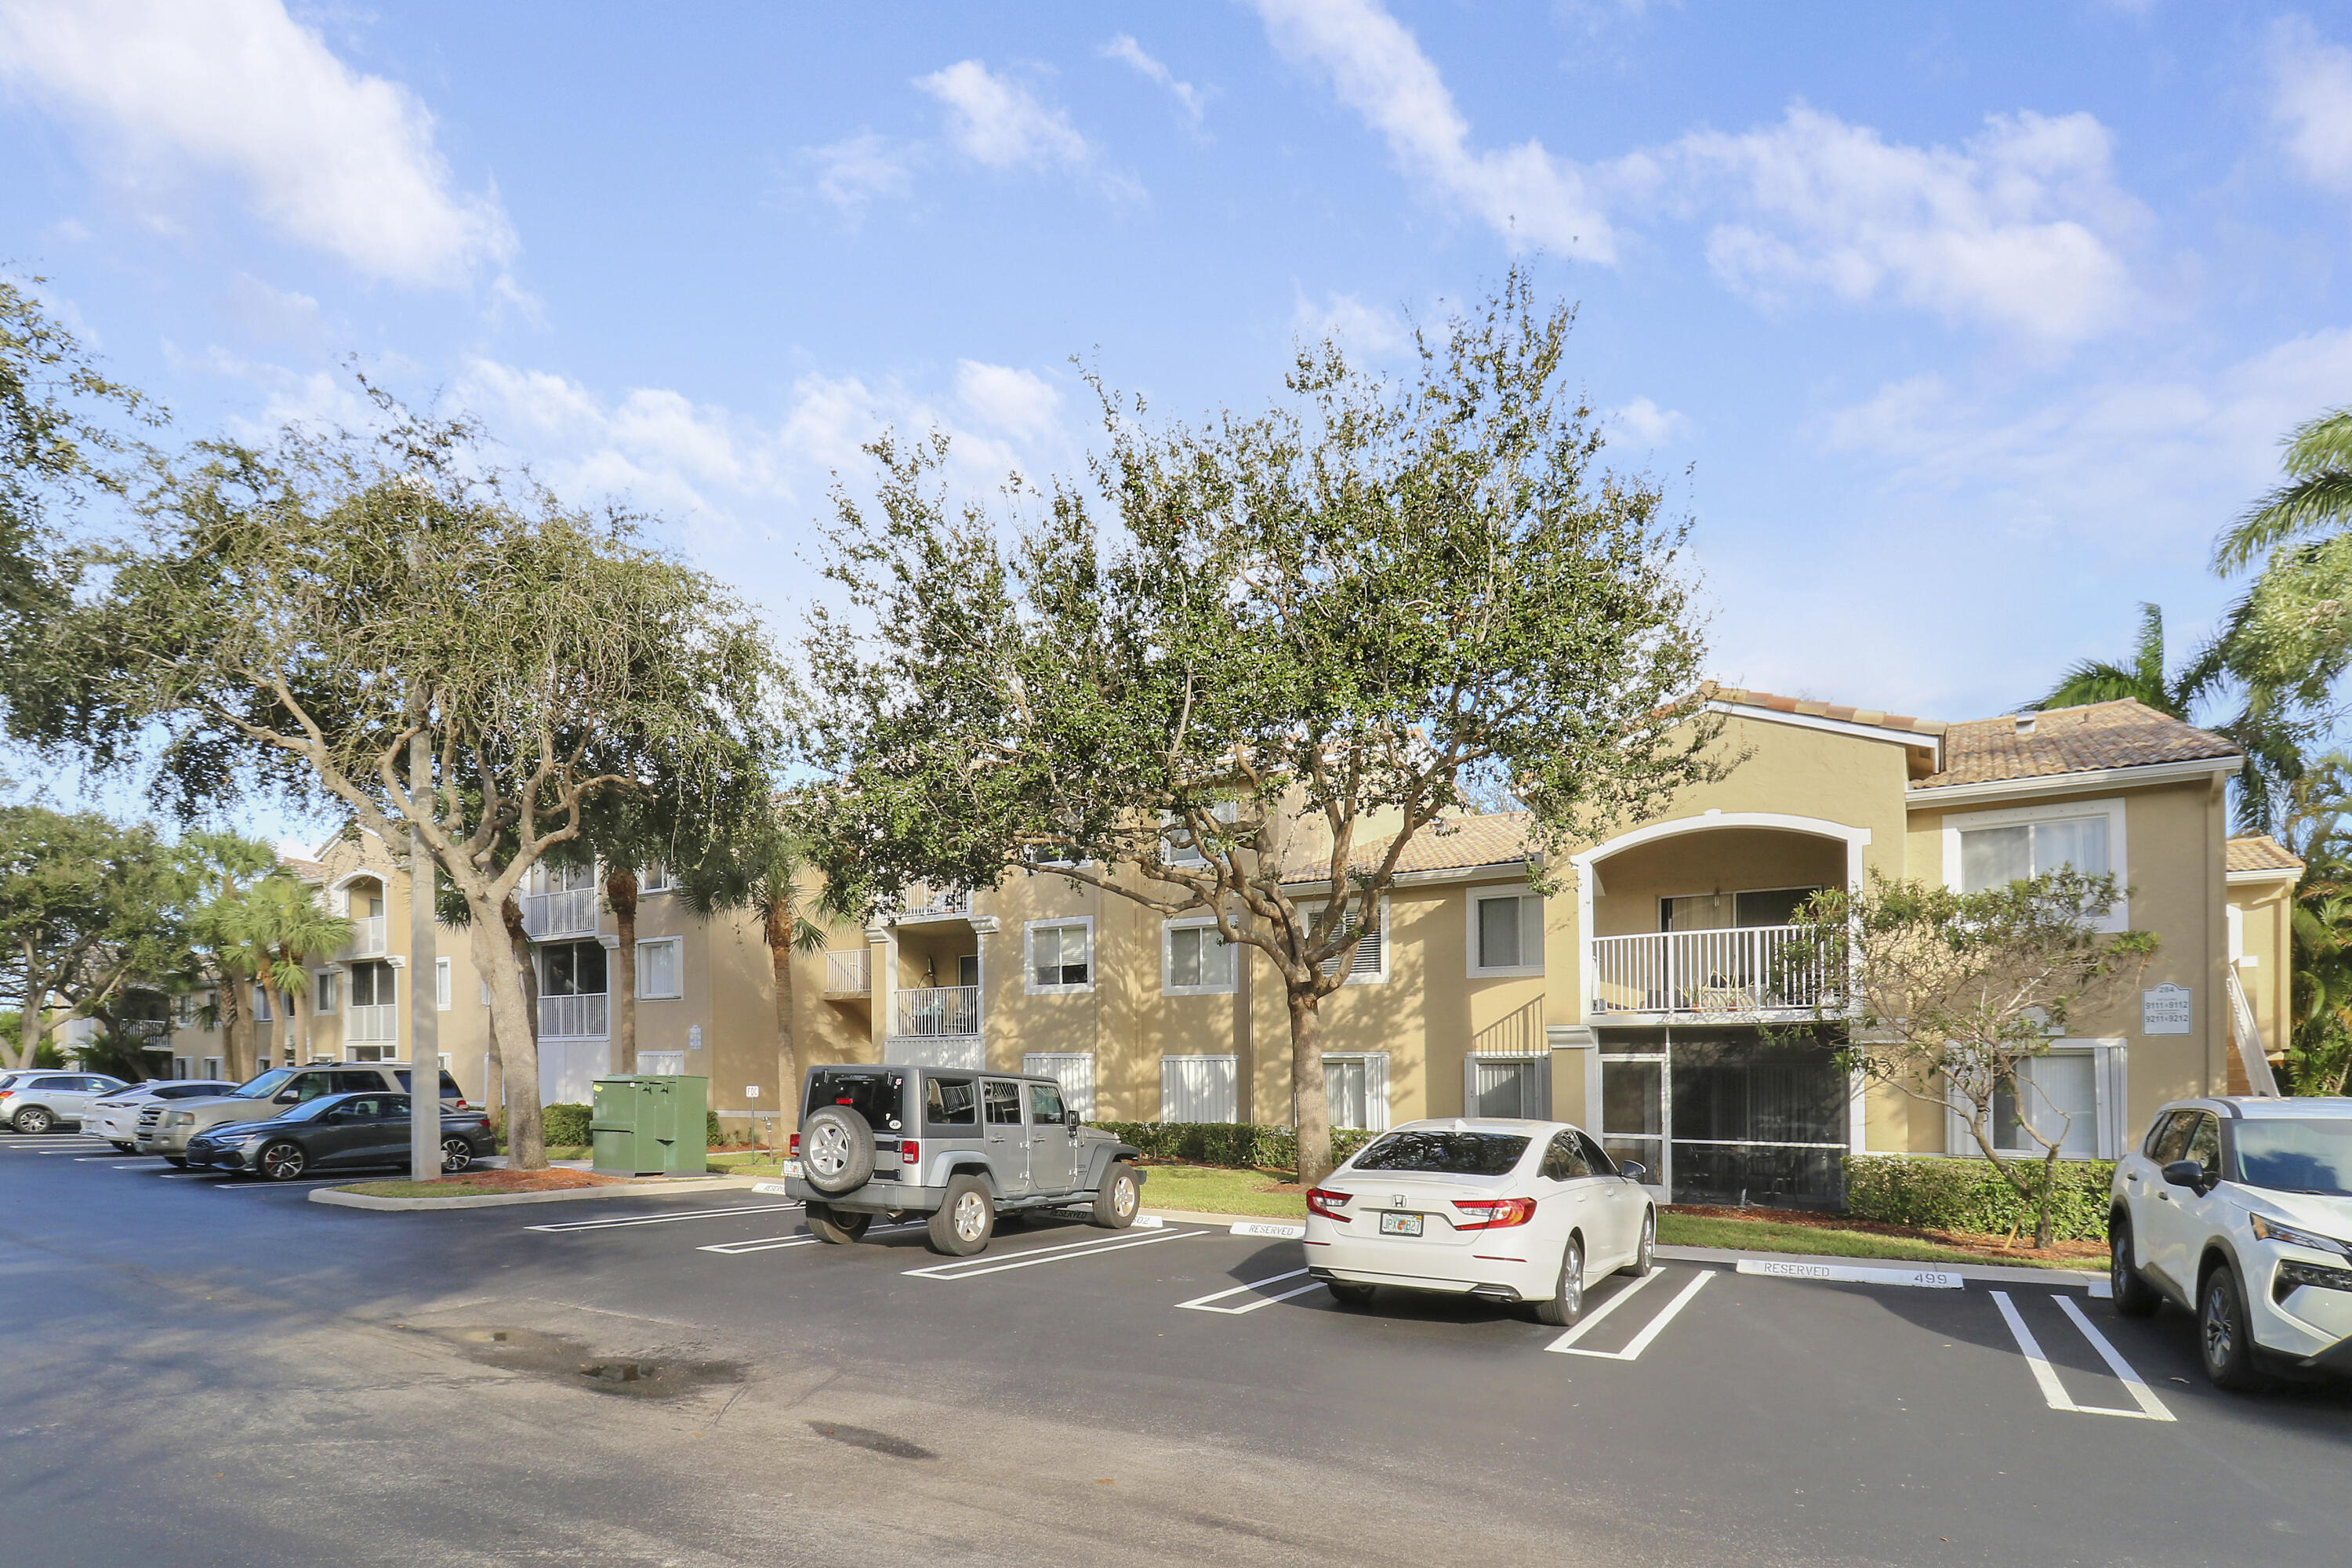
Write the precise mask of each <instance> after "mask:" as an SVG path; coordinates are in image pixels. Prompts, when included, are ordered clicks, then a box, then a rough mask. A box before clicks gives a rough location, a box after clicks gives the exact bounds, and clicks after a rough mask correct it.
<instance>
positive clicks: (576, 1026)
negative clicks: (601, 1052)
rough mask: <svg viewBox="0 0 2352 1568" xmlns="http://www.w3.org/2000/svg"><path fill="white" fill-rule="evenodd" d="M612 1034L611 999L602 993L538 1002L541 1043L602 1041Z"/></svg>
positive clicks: (542, 998)
mask: <svg viewBox="0 0 2352 1568" xmlns="http://www.w3.org/2000/svg"><path fill="white" fill-rule="evenodd" d="M611 1032H612V998H611V997H610V996H607V995H605V994H603V993H602V992H594V993H589V994H582V995H575V996H548V995H541V997H540V999H539V1037H540V1038H541V1039H542V1040H601V1039H604V1037H606V1036H607V1035H609V1034H610V1033H611Z"/></svg>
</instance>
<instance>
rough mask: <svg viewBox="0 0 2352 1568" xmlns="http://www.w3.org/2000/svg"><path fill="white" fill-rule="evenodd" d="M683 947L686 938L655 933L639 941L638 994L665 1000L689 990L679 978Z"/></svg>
mask: <svg viewBox="0 0 2352 1568" xmlns="http://www.w3.org/2000/svg"><path fill="white" fill-rule="evenodd" d="M684 947H685V942H684V940H683V939H682V938H679V937H674V936H663V937H654V938H652V939H650V940H648V941H646V942H639V943H637V994H638V995H639V996H642V997H646V998H647V999H649V1000H654V1001H666V1000H674V999H676V998H677V997H680V996H683V995H685V994H686V991H685V988H684V985H683V984H681V982H680V979H679V968H680V964H679V959H680V954H681V953H682V952H683V951H684Z"/></svg>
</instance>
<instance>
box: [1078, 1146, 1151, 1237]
mask: <svg viewBox="0 0 2352 1568" xmlns="http://www.w3.org/2000/svg"><path fill="white" fill-rule="evenodd" d="M1142 1206H1143V1183H1142V1182H1141V1181H1139V1179H1137V1177H1136V1174H1135V1167H1134V1166H1132V1165H1130V1164H1129V1163H1127V1162H1126V1161H1124V1160H1114V1161H1112V1162H1111V1166H1110V1169H1109V1170H1108V1171H1105V1172H1104V1173H1103V1184H1102V1189H1101V1190H1100V1191H1099V1192H1097V1193H1096V1194H1095V1212H1094V1213H1093V1214H1092V1215H1089V1216H1088V1217H1089V1218H1090V1219H1091V1220H1092V1221H1093V1222H1094V1223H1095V1224H1097V1225H1098V1226H1102V1227H1103V1228H1104V1229H1105V1230H1125V1229H1126V1228H1127V1227H1128V1226H1131V1225H1133V1224H1134V1223H1135V1215H1136V1211H1137V1210H1138V1209H1140V1208H1141V1207H1142Z"/></svg>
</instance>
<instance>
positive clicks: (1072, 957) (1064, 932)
mask: <svg viewBox="0 0 2352 1568" xmlns="http://www.w3.org/2000/svg"><path fill="white" fill-rule="evenodd" d="M1021 944H1022V948H1023V960H1024V966H1023V976H1024V983H1025V987H1026V989H1027V991H1028V994H1030V995H1032V996H1055V995H1066V994H1072V993H1076V992H1081V991H1091V990H1093V989H1094V988H1095V978H1094V977H1095V963H1094V959H1095V918H1094V916H1092V915H1079V916H1076V917H1075V918H1072V919H1067V920H1058V921H1029V922H1028V923H1027V924H1026V925H1024V926H1023V927H1022V928H1021Z"/></svg>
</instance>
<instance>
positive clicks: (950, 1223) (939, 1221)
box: [801, 1138, 996, 1258]
mask: <svg viewBox="0 0 2352 1568" xmlns="http://www.w3.org/2000/svg"><path fill="white" fill-rule="evenodd" d="M801 1147H802V1148H803V1149H805V1148H807V1147H808V1141H807V1140H806V1139H805V1138H803V1140H802V1142H801ZM995 1229H996V1205H994V1204H993V1203H991V1202H990V1201H989V1197H988V1188H987V1187H986V1186H985V1185H983V1184H982V1182H981V1180H980V1178H979V1177H978V1176H950V1177H949V1178H948V1194H947V1199H946V1201H945V1202H943V1203H941V1204H940V1207H939V1212H938V1213H937V1214H934V1215H931V1224H930V1233H931V1250H932V1251H933V1252H944V1253H946V1254H947V1255H948V1256H949V1257H950V1258H970V1257H971V1255H972V1254H973V1253H975V1252H979V1251H982V1250H983V1249H985V1248H986V1247H987V1246H988V1238H989V1237H990V1236H991V1235H992V1234H993V1233H994V1231H995Z"/></svg>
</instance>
